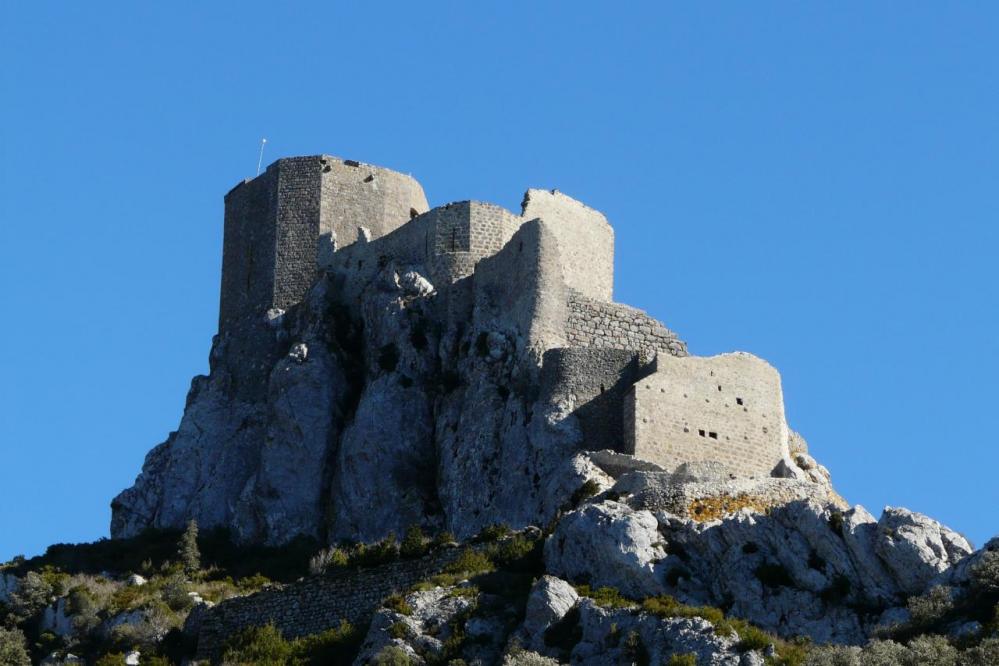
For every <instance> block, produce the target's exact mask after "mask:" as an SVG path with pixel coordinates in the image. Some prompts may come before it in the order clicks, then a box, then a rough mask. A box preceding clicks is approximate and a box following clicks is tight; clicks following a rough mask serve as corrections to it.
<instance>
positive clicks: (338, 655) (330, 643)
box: [293, 620, 364, 666]
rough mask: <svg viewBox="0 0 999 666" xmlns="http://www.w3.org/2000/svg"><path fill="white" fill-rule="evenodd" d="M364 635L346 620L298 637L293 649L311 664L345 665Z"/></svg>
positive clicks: (349, 661)
mask: <svg viewBox="0 0 999 666" xmlns="http://www.w3.org/2000/svg"><path fill="white" fill-rule="evenodd" d="M363 638H364V636H363V635H362V634H361V632H359V631H358V630H357V629H355V628H354V626H353V625H351V624H350V623H349V622H347V621H346V620H343V621H341V622H340V626H339V627H336V628H334V629H327V630H326V631H324V632H322V633H319V634H313V635H312V636H305V637H304V638H299V639H297V640H296V641H295V642H294V643H293V649H294V651H295V654H296V655H297V656H298V657H299V659H301V660H303V661H305V662H306V663H308V664H311V665H312V666H346V665H347V664H350V663H352V662H353V661H354V657H355V656H357V651H358V648H359V647H360V646H361V641H362V640H363Z"/></svg>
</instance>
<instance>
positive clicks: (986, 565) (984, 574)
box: [971, 550, 999, 592]
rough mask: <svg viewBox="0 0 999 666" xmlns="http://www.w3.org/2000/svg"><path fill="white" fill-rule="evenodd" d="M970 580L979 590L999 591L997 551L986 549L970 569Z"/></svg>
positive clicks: (998, 553)
mask: <svg viewBox="0 0 999 666" xmlns="http://www.w3.org/2000/svg"><path fill="white" fill-rule="evenodd" d="M971 582H972V584H973V585H974V586H975V587H977V588H978V589H980V590H984V591H989V592H995V591H999V552H996V551H991V550H987V551H985V552H984V553H982V558H981V559H980V560H979V561H978V562H976V563H975V566H974V567H972V569H971Z"/></svg>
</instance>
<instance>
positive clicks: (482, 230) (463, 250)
mask: <svg viewBox="0 0 999 666" xmlns="http://www.w3.org/2000/svg"><path fill="white" fill-rule="evenodd" d="M431 213H432V218H431V224H432V227H433V232H432V234H433V242H432V246H431V253H432V263H433V268H432V273H433V275H434V277H435V278H436V279H437V280H439V281H446V282H449V283H450V282H454V281H456V280H460V279H461V278H464V277H468V276H469V275H471V274H472V271H473V269H474V268H475V264H476V263H478V261H479V260H480V259H482V258H483V257H489V256H492V255H494V254H496V253H497V252H499V251H500V249H502V248H503V246H504V245H506V243H507V242H508V241H509V240H510V238H511V236H513V234H514V232H515V231H517V229H518V228H519V227H520V223H521V222H522V220H521V219H520V218H519V217H517V216H516V215H514V214H513V213H511V212H510V211H508V210H506V209H505V208H503V207H501V206H496V205H494V204H488V203H482V202H479V201H459V202H457V203H450V204H447V205H446V206H442V207H440V208H435V209H434V210H433V211H431Z"/></svg>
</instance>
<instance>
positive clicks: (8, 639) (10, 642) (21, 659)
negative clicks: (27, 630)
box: [0, 626, 31, 666]
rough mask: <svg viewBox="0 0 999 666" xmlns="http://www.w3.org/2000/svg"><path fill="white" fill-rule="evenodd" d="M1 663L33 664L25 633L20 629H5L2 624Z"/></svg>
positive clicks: (18, 665) (13, 664)
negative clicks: (29, 655)
mask: <svg viewBox="0 0 999 666" xmlns="http://www.w3.org/2000/svg"><path fill="white" fill-rule="evenodd" d="M0 664H5V665H9V666H31V659H30V658H29V657H28V648H27V646H26V641H25V639H24V634H22V633H21V631H20V630H19V629H4V628H3V627H2V626H0Z"/></svg>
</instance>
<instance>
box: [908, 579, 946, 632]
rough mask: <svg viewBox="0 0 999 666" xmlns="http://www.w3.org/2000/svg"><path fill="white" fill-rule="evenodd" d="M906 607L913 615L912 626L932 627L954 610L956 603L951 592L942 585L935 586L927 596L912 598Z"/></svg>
mask: <svg viewBox="0 0 999 666" xmlns="http://www.w3.org/2000/svg"><path fill="white" fill-rule="evenodd" d="M906 606H907V607H908V609H909V613H910V614H911V615H912V620H911V623H912V624H914V625H916V626H930V625H932V624H934V623H936V622H939V621H940V620H941V619H943V617H944V616H945V615H946V614H947V613H949V612H950V611H951V610H953V608H954V601H953V599H952V598H951V593H950V590H948V589H947V588H946V587H944V586H942V585H934V586H933V587H931V588H930V589H929V590H928V591H927V592H926V594H923V595H920V596H917V597H910V598H909V601H908V603H907V604H906Z"/></svg>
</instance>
